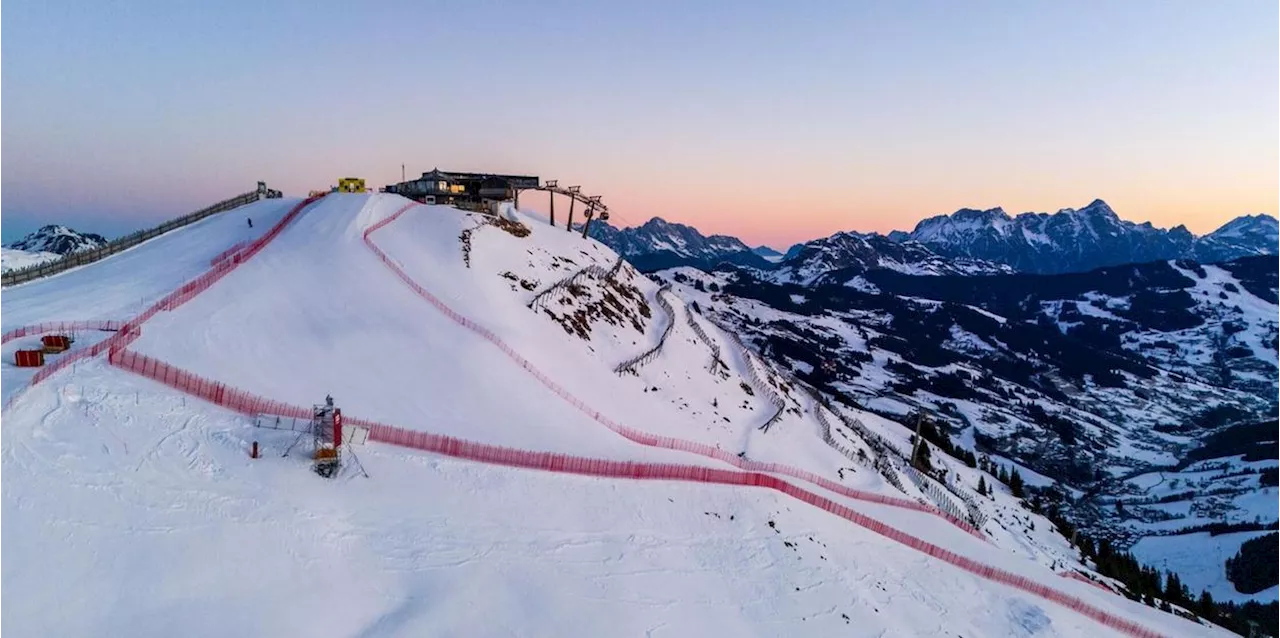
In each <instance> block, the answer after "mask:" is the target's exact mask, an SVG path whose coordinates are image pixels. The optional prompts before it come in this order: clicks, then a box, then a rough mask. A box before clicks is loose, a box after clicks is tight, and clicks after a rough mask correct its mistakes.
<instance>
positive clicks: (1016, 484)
mask: <svg viewBox="0 0 1280 638" xmlns="http://www.w3.org/2000/svg"><path fill="white" fill-rule="evenodd" d="M1009 491H1010V492H1011V493H1013V495H1014V496H1015V497H1016V498H1022V496H1023V491H1022V475H1021V474H1019V473H1018V468H1016V467H1015V468H1013V472H1012V473H1010V474H1009Z"/></svg>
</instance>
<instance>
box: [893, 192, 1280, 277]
mask: <svg viewBox="0 0 1280 638" xmlns="http://www.w3.org/2000/svg"><path fill="white" fill-rule="evenodd" d="M890 237H891V238H893V239H896V240H908V239H909V240H914V241H917V242H920V243H922V244H924V245H926V246H928V247H929V248H931V249H933V250H934V251H936V252H938V253H940V254H942V255H947V256H951V257H969V258H974V259H984V260H989V261H993V262H997V263H1002V264H1008V265H1010V266H1012V267H1013V268H1015V269H1016V270H1018V271H1020V272H1032V273H1046V274H1052V273H1064V272H1083V271H1087V270H1092V269H1094V268H1099V267H1103V266H1115V265H1119V264H1129V263H1141V262H1147V261H1154V260H1159V259H1198V260H1200V261H1202V262H1211V261H1226V260H1230V259H1235V258H1237V257H1244V256H1248V255H1258V254H1272V255H1274V254H1276V253H1277V251H1278V246H1277V241H1278V240H1277V234H1276V219H1275V218H1274V217H1270V216H1268V215H1255V216H1251V217H1250V216H1245V217H1240V218H1237V219H1236V220H1234V221H1232V222H1230V223H1228V224H1227V225H1225V226H1223V227H1222V228H1220V229H1218V230H1217V231H1214V232H1213V233H1211V234H1209V235H1206V236H1204V237H1200V238H1197V237H1196V236H1195V235H1193V234H1192V233H1191V231H1189V230H1187V229H1186V227H1184V226H1177V227H1175V228H1172V229H1168V230H1166V229H1162V228H1156V227H1154V226H1152V225H1151V223H1150V222H1144V223H1142V224H1136V223H1134V222H1130V221H1126V220H1123V219H1120V218H1119V216H1117V215H1116V213H1115V211H1114V210H1112V209H1111V207H1110V206H1108V205H1107V203H1106V202H1104V201H1102V200H1100V199H1099V200H1094V201H1093V202H1092V203H1090V204H1089V205H1088V206H1085V207H1084V208H1080V209H1072V208H1066V209H1063V210H1060V211H1058V212H1057V213H1053V214H1049V213H1022V214H1019V215H1017V216H1016V217H1015V216H1010V215H1009V214H1008V213H1006V212H1004V210H1002V209H1000V208H992V209H989V210H975V209H969V208H965V209H961V210H958V211H956V212H954V213H952V214H950V215H938V216H936V217H930V218H928V219H925V220H922V221H921V222H920V223H919V224H917V225H916V227H915V230H913V231H911V232H910V233H903V232H900V231H895V232H894V233H891V234H890Z"/></svg>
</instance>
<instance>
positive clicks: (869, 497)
mask: <svg viewBox="0 0 1280 638" xmlns="http://www.w3.org/2000/svg"><path fill="white" fill-rule="evenodd" d="M419 205H420V204H418V203H416V202H414V203H410V204H407V205H405V206H404V207H402V208H400V209H399V210H397V211H396V212H395V213H393V214H392V215H391V216H389V217H387V218H386V219H383V220H381V221H379V222H378V223H376V224H374V225H372V226H370V227H369V228H368V229H366V230H365V231H364V242H365V245H366V246H368V247H369V249H370V250H372V251H373V252H374V254H376V255H377V256H378V258H379V259H381V260H382V263H383V264H384V265H385V266H386V267H387V268H389V269H390V270H391V271H392V272H394V273H395V274H396V276H397V277H399V278H400V280H401V281H403V282H404V283H405V285H407V286H409V288H410V289H411V290H413V291H414V292H415V293H417V295H418V296H419V297H421V298H423V299H424V300H426V301H427V303H430V304H431V305H432V306H434V307H435V308H436V310H439V311H440V312H441V313H443V314H444V315H445V316H446V317H449V318H450V319H452V320H453V321H454V322H455V323H457V324H459V325H461V326H463V327H464V328H467V329H468V330H471V331H472V332H475V333H476V334H478V335H480V336H481V337H484V338H485V339H486V340H487V341H489V342H490V343H492V344H493V345H495V346H497V347H498V348H499V349H500V350H502V352H503V353H504V354H506V355H507V357H508V358H510V359H511V360H512V361H514V362H515V363H516V364H518V365H519V366H520V367H522V368H524V369H525V370H526V371H527V372H528V373H529V374H530V375H532V376H533V377H534V378H535V379H537V380H538V381H539V382H540V383H541V384H542V385H543V386H545V387H546V388H547V389H548V390H550V391H551V392H553V393H555V394H556V395H557V396H559V397H560V398H561V399H563V400H564V401H566V402H568V403H569V404H570V405H572V406H574V407H575V408H577V409H578V410H579V411H581V412H582V413H584V414H586V415H587V416H589V417H591V418H592V419H593V420H595V421H596V422H597V423H600V424H601V425H604V426H605V427H607V428H609V429H610V430H613V431H614V432H616V433H618V434H620V435H622V436H623V437H625V438H627V439H629V440H631V441H632V442H635V443H639V444H641V445H647V446H650V447H658V448H665V449H669V450H679V451H681V452H691V453H693V454H698V455H701V456H706V457H711V458H714V459H716V460H719V461H723V462H725V463H728V464H730V465H733V466H735V467H738V468H741V469H744V470H750V471H755V472H773V473H777V474H784V475H787V476H791V477H794V478H798V479H801V480H804V481H808V482H810V483H813V484H815V485H818V486H820V487H822V488H824V489H827V490H830V491H832V492H835V493H837V494H840V495H842V496H846V497H848V498H852V499H856V500H860V501H868V502H872V503H879V504H882V505H890V506H893V507H901V508H905V509H910V510H915V511H919V512H925V513H928V514H933V515H935V516H938V517H940V518H942V519H944V520H946V521H948V522H950V523H951V524H952V525H955V526H956V527H959V528H960V529H962V530H964V531H966V532H968V533H969V534H972V535H973V536H975V537H977V538H980V539H982V540H984V541H985V540H987V539H986V537H985V536H984V535H983V534H982V532H980V531H978V530H977V529H976V528H975V527H973V526H972V525H970V524H969V523H968V522H967V521H965V520H963V519H961V518H959V517H956V516H953V515H950V514H948V513H947V512H943V511H942V510H939V509H938V508H936V507H933V506H931V505H927V504H924V503H920V502H918V501H914V500H911V499H908V498H899V497H894V496H886V495H884V494H877V493H875V492H867V491H863V490H857V489H853V488H850V487H847V486H845V485H841V484H839V483H837V482H835V481H832V480H831V479H828V478H826V477H823V476H819V475H817V474H815V473H813V472H809V471H807V470H802V469H799V468H796V467H792V466H790V465H785V464H781V463H763V462H760V461H752V460H749V459H744V458H741V457H739V456H738V455H736V454H733V453H731V452H729V451H727V450H722V449H719V448H717V447H715V446H714V445H708V444H706V443H698V442H695V441H689V440H685V439H679V438H675V437H669V436H658V435H656V434H653V433H651V432H646V431H643V430H638V429H635V428H632V427H628V426H625V425H622V424H621V423H618V422H616V421H614V420H613V419H610V418H609V417H607V416H605V415H603V414H600V413H599V412H597V411H596V410H595V409H593V408H592V407H591V406H589V405H587V403H586V402H584V401H582V400H581V399H579V398H577V397H576V396H574V395H573V394H572V393H570V392H569V391H568V390H567V389H565V388H564V387H563V386H561V385H560V384H559V383H556V382H555V380H553V379H552V378H551V377H550V375H547V374H545V373H543V372H542V371H541V370H539V369H538V368H536V367H535V366H534V365H533V364H532V363H530V362H529V360H528V359H525V358H524V357H523V356H521V355H520V354H519V353H518V352H516V351H515V349H514V348H512V347H511V346H509V345H507V344H506V342H504V341H503V340H502V339H501V338H500V337H498V335H496V334H494V332H493V331H492V330H489V329H488V328H485V327H484V326H482V325H480V324H478V323H476V322H475V321H472V320H471V319H470V318H468V317H466V316H464V315H462V314H461V313H459V312H457V311H455V310H454V309H453V308H450V307H449V306H448V305H446V304H445V303H444V302H443V301H441V300H440V299H439V298H438V297H436V296H435V295H432V294H431V293H430V292H427V290H426V289H425V288H423V287H422V286H421V285H419V284H418V282H416V281H414V280H413V278H412V277H410V276H409V275H407V274H406V273H405V272H404V270H402V269H401V268H400V266H399V265H397V264H396V263H395V261H393V260H392V259H391V258H390V257H388V256H387V254H386V253H385V252H383V251H382V249H381V248H379V247H378V246H377V244H375V243H374V242H373V240H372V239H370V235H371V234H372V233H374V232H375V231H377V230H379V229H381V228H383V227H385V226H386V225H387V224H390V223H391V222H393V221H395V220H396V219H398V218H399V217H400V216H401V215H402V214H404V213H405V211H407V210H409V209H410V208H413V207H414V206H419Z"/></svg>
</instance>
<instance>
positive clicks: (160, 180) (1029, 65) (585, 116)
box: [0, 0, 1280, 246]
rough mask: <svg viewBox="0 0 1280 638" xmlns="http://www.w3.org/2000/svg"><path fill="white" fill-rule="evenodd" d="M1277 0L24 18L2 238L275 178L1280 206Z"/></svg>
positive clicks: (701, 196)
mask: <svg viewBox="0 0 1280 638" xmlns="http://www.w3.org/2000/svg"><path fill="white" fill-rule="evenodd" d="M1278 20H1280V16H1278V15H1277V3H1276V2H1274V1H1271V2H1262V1H1258V2H1254V1H1243V0H1231V1H1227V2H1219V3H1207V2H1183V1H1160V2H1152V1H1137V0H1130V1H1125V2H1072V3H1051V2H1041V1H1029V2H1013V1H1008V2H938V1H930V2H907V3H897V2H893V3H891V2H887V1H885V2H882V1H876V2H843V1H842V2H800V3H778V2H768V3H765V2H711V3H707V2H698V3H692V2H634V3H632V2H595V3H588V2H542V3H526V2H432V3H427V2H386V3H379V2H370V3H350V2H347V3H337V2H296V3H273V2H240V1H227V2H217V3H209V2H190V1H176V2H175V1H169V2H128V3H110V2H59V1H30V0H26V1H21V2H8V3H6V4H5V11H4V20H3V23H2V28H3V39H2V40H0V42H3V52H2V55H0V61H2V71H3V80H4V89H6V90H5V91H4V93H3V111H2V113H3V122H2V123H0V124H2V126H0V130H2V136H3V139H2V142H3V167H2V168H3V170H2V177H3V202H2V204H3V209H2V210H3V235H4V239H5V240H6V241H8V240H12V239H13V238H15V237H16V236H18V235H20V234H22V233H24V232H27V231H29V230H31V229H32V228H34V227H35V226H37V225H39V224H41V223H46V222H65V223H69V224H71V225H73V226H75V227H78V228H83V229H85V230H90V231H97V232H103V233H104V234H109V235H114V234H120V233H122V232H125V231H128V230H131V229H134V228H137V227H139V226H142V225H149V224H151V223H154V222H156V221H159V220H161V219H164V218H167V217H171V216H173V215H176V214H180V213H183V212H187V211H189V210H191V209H194V208H198V207H200V206H202V205H205V204H207V203H210V202H212V201H214V200H217V199H219V198H221V197H223V196H227V195H230V194H234V193H236V192H240V191H243V190H247V189H249V188H251V187H252V186H253V183H254V182H255V181H257V180H258V179H265V180H267V181H268V182H269V183H270V184H272V185H273V186H276V187H280V188H283V189H284V190H285V191H286V192H289V193H291V194H305V193H306V191H307V190H310V189H313V188H322V187H326V186H328V185H329V184H331V183H333V182H334V181H335V180H336V178H337V177H339V176H340V175H347V174H352V175H359V176H364V177H367V178H368V179H370V180H371V181H372V182H375V183H378V184H382V183H385V182H389V181H398V179H399V175H400V164H401V163H405V164H407V166H408V171H409V173H410V174H415V173H418V172H422V171H426V170H430V169H431V168H432V167H434V166H439V167H440V168H442V169H455V170H486V171H511V172H520V173H531V174H537V175H540V176H542V177H544V178H553V179H555V178H558V179H561V180H563V181H564V182H569V183H579V184H582V185H583V186H584V189H585V190H588V191H590V192H592V193H595V194H601V195H603V196H604V198H605V201H606V202H608V203H609V204H610V205H611V208H612V209H613V210H615V211H617V212H618V213H620V217H621V221H624V222H625V221H630V222H635V223H639V222H642V221H643V220H645V219H647V218H648V217H650V216H653V215H662V216H664V217H667V218H668V219H674V220H680V221H686V222H689V223H693V224H695V225H697V226H699V227H700V228H703V229H704V230H706V231H715V232H727V233H733V234H738V235H740V236H742V237H743V238H744V239H746V240H748V241H751V242H755V243H760V242H769V243H772V244H775V245H779V246H785V245H787V244H789V243H791V242H793V241H797V240H801V239H807V238H811V237H814V236H818V235H823V234H827V233H830V232H833V231H835V230H842V229H857V230H879V231H887V230H890V229H892V228H907V229H909V228H911V227H912V226H914V224H915V222H916V221H917V220H919V219H920V218H921V217H924V216H928V215H932V214H937V213H943V212H950V211H953V210H955V209H957V208H961V207H965V206H971V207H990V206H1004V207H1005V208H1006V209H1007V210H1010V211H1011V212H1018V211H1023V210H1050V211H1052V210H1057V209H1058V208H1062V207H1067V206H1076V207H1078V206H1082V205H1084V204H1086V203H1088V202H1089V201H1091V200H1092V199H1094V198H1096V197H1101V198H1103V199H1106V200H1107V201H1108V202H1109V203H1111V204H1112V206H1113V207H1114V208H1115V209H1116V210H1117V211H1118V212H1119V213H1120V215H1121V216H1122V217H1126V218H1129V219H1134V220H1140V221H1141V220H1148V219H1149V220H1151V221H1153V222H1155V223H1156V224H1157V225H1161V226H1172V225H1175V224H1178V223H1185V224H1187V225H1188V226H1189V227H1191V228H1192V230H1194V231H1197V232H1207V231H1209V230H1212V228H1213V227H1215V226H1217V225H1219V224H1221V223H1222V222H1225V221H1226V220H1227V219H1230V218H1231V217H1234V216H1236V215H1239V214H1244V213H1256V212H1266V213H1270V214H1273V215H1274V214H1276V213H1277V191H1278V190H1280V177H1278V174H1280V144H1278V139H1280V127H1278V126H1277V113H1280V83H1278V80H1277V76H1278V74H1280V68H1278V65H1277V50H1278V46H1280V45H1278V43H1277V33H1278V30H1277V24H1278Z"/></svg>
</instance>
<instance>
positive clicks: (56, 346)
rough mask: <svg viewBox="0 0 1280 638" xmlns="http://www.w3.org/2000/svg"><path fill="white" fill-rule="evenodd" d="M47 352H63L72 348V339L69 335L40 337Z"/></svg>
mask: <svg viewBox="0 0 1280 638" xmlns="http://www.w3.org/2000/svg"><path fill="white" fill-rule="evenodd" d="M40 343H42V344H44V351H45V352H50V353H52V352H62V351H64V350H66V349H67V348H70V347H71V337H68V336H67V335H45V336H43V337H40Z"/></svg>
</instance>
